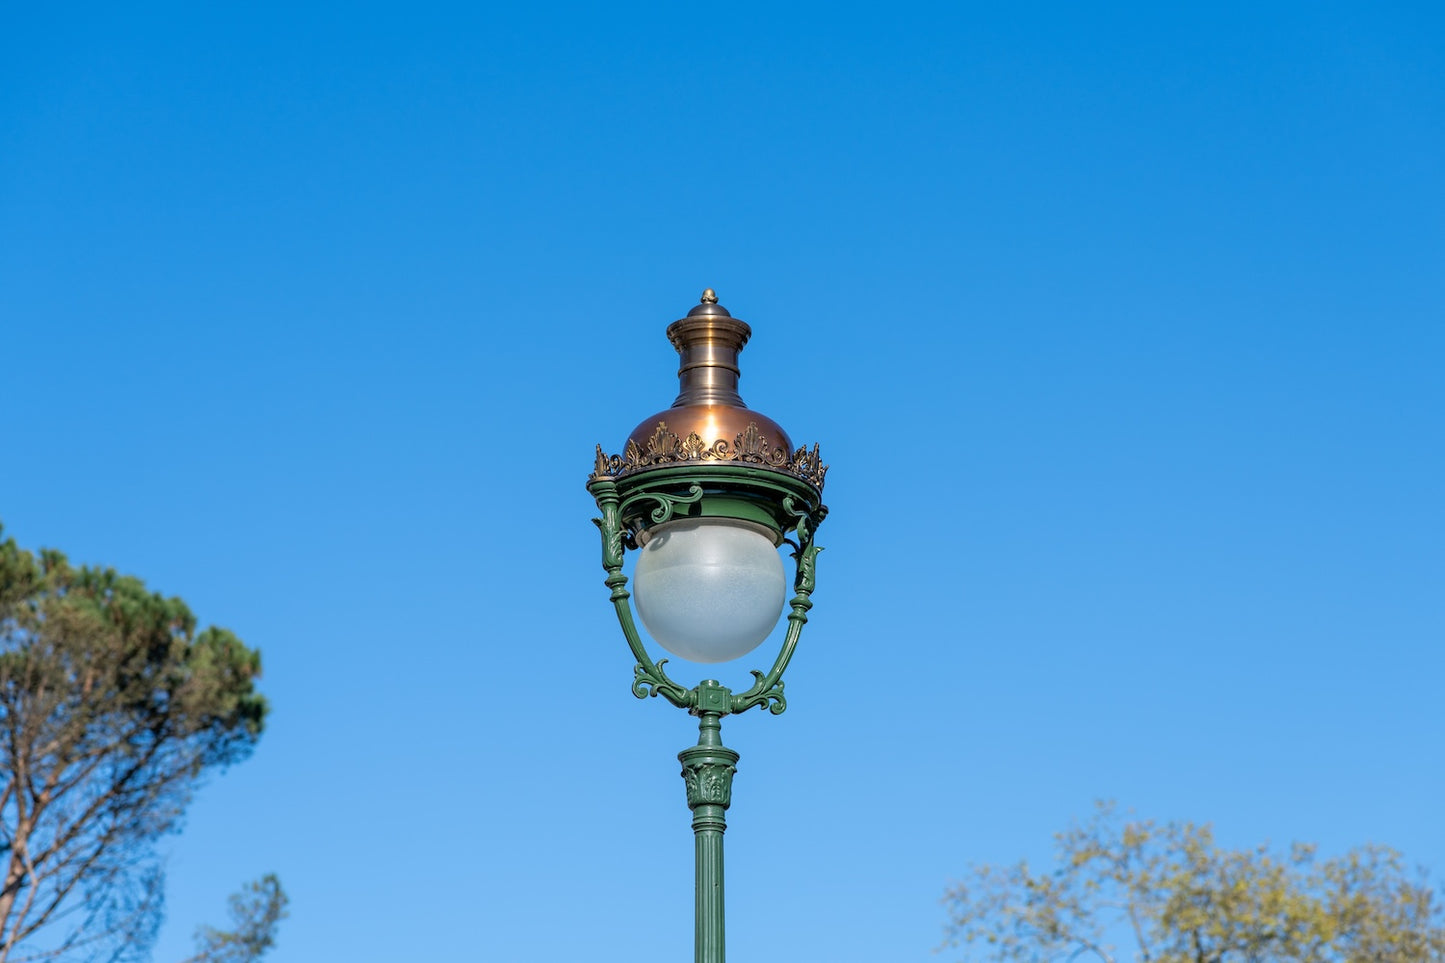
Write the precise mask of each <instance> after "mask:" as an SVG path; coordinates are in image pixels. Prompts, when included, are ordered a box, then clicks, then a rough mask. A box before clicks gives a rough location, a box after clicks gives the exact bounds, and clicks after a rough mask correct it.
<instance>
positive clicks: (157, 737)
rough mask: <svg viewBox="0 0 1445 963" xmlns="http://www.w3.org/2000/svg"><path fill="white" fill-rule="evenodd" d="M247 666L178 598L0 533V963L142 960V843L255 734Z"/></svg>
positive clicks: (147, 912) (255, 706)
mask: <svg viewBox="0 0 1445 963" xmlns="http://www.w3.org/2000/svg"><path fill="white" fill-rule="evenodd" d="M0 534H3V533H0ZM260 673H261V657H260V653H259V652H257V651H256V650H254V649H250V648H247V647H246V645H245V644H243V643H242V642H241V640H240V639H238V638H237V637H236V636H235V635H234V634H233V633H231V632H230V631H228V630H226V629H222V628H216V627H207V628H204V629H198V623H197V620H196V617H195V616H194V615H193V614H192V613H191V610H190V609H189V608H188V607H187V606H186V604H185V603H184V602H183V601H181V600H180V599H178V598H166V597H165V596H163V595H160V594H158V593H153V592H150V591H147V589H146V587H145V584H144V583H143V582H142V581H141V580H140V579H138V578H134V577H132V576H127V575H120V574H118V573H117V572H115V571H114V570H112V569H107V568H91V567H83V566H82V567H75V566H72V565H71V564H70V562H69V561H68V560H67V559H66V557H65V556H64V555H63V554H61V553H60V552H57V551H53V550H43V551H41V552H39V553H38V554H32V553H31V552H28V551H25V550H23V549H21V548H19V547H18V546H17V545H16V544H15V542H14V540H13V539H0V874H3V879H0V963H19V961H20V960H22V959H28V958H41V957H43V958H47V959H57V960H77V961H80V960H90V959H96V960H99V959H107V960H111V959H114V960H125V959H143V958H145V956H146V954H147V952H148V948H149V945H150V943H151V941H152V938H153V936H154V931H155V928H156V926H157V925H158V921H159V914H160V898H161V882H162V877H161V872H160V865H159V862H158V860H157V858H156V854H155V848H154V845H155V843H156V841H157V840H158V839H159V838H160V837H161V836H162V835H164V834H165V833H167V832H171V831H174V830H175V829H176V828H177V827H178V825H179V820H180V818H181V816H182V814H183V813H184V811H185V807H186V805H187V803H188V802H189V801H190V798H191V795H192V793H193V791H194V790H195V788H196V787H197V786H198V785H199V783H200V781H201V780H202V779H203V778H204V776H205V775H206V774H207V773H209V772H214V771H217V770H220V769H223V768H225V767H226V766H229V765H231V764H233V763H236V762H239V761H241V760H243V759H245V758H246V757H247V755H248V754H249V753H250V752H251V750H252V748H253V747H254V746H255V745H256V741H257V739H258V738H259V737H260V735H261V731H262V728H263V726H264V724H265V719H266V708H267V707H266V700H265V698H264V697H263V696H261V695H260V694H259V693H258V692H257V691H256V688H255V682H256V679H257V677H258V676H259V675H260Z"/></svg>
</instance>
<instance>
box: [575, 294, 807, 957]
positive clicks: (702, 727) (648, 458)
mask: <svg viewBox="0 0 1445 963" xmlns="http://www.w3.org/2000/svg"><path fill="white" fill-rule="evenodd" d="M751 333H752V331H751V329H750V328H749V327H748V326H747V325H746V324H745V323H743V322H742V321H740V320H738V319H737V318H734V317H733V316H732V315H730V314H729V313H728V311H727V309H726V308H724V307H723V306H722V305H720V304H718V303H717V296H716V295H714V294H713V292H712V291H711V290H708V291H705V292H703V296H702V303H700V304H699V305H697V307H695V308H693V309H692V310H691V311H689V312H688V314H687V317H685V318H682V319H681V320H679V321H675V322H673V323H672V324H671V325H670V326H669V327H668V329H667V337H668V340H670V341H671V342H672V344H673V346H674V347H676V348H677V351H678V354H679V355H680V356H681V365H680V367H679V369H678V380H679V382H680V384H681V390H680V391H679V393H678V396H677V399H676V400H675V401H674V402H673V404H672V407H671V408H669V409H667V410H666V411H662V412H659V413H658V414H656V415H653V416H652V417H651V418H647V419H645V420H643V421H642V423H641V424H639V425H638V426H637V427H636V428H635V429H634V430H633V431H632V434H631V435H630V436H629V437H628V439H627V443H626V445H625V446H624V447H623V450H622V454H620V455H606V454H604V453H603V451H602V448H601V446H598V448H597V464H596V467H595V469H594V470H593V472H592V475H591V477H590V478H589V479H588V482H587V490H588V491H589V492H591V493H592V495H593V497H594V498H596V499H597V507H598V509H599V510H600V511H601V513H602V517H601V518H596V519H593V521H594V522H595V523H596V524H597V527H598V528H599V529H600V530H601V533H602V567H603V568H604V569H605V570H606V572H607V578H606V584H607V587H608V588H609V589H611V592H612V596H611V598H612V604H613V607H614V608H615V609H616V612H617V621H618V622H619V623H620V625H621V626H622V634H623V636H624V637H625V638H626V640H627V645H628V647H629V648H630V649H631V650H632V654H633V657H634V658H636V660H637V664H636V666H635V667H634V668H633V679H632V693H633V695H635V696H637V697H638V698H639V699H641V698H645V697H647V696H659V695H660V696H662V697H663V698H664V699H666V700H667V701H668V702H670V703H672V704H673V705H675V706H677V707H678V708H680V709H686V710H687V711H688V712H690V713H691V714H692V715H695V716H697V717H698V739H697V745H695V746H691V747H689V748H687V749H684V750H683V751H682V752H680V753H679V754H678V759H679V761H681V763H682V777H683V781H684V783H685V784H686V787H687V805H688V808H689V809H690V810H692V829H693V835H694V840H695V850H696V855H697V871H696V879H697V897H696V913H697V931H696V939H695V944H694V946H695V957H694V958H695V960H696V963H724V957H725V951H724V927H723V832H724V831H725V830H726V829H727V821H726V818H725V814H726V812H727V809H728V806H729V805H731V803H732V778H733V773H735V772H736V771H737V762H738V754H737V753H736V752H734V751H733V750H731V749H729V748H727V747H726V746H724V745H723V744H722V718H723V716H726V715H730V714H736V713H740V712H746V711H747V710H748V709H752V708H754V707H758V708H766V709H767V710H768V711H769V712H771V713H773V714H774V715H777V714H779V713H781V712H783V710H785V709H786V708H787V700H785V699H784V698H783V672H784V670H786V669H787V667H788V662H789V660H791V659H792V657H793V650H794V649H795V648H796V647H797V645H798V638H799V636H800V635H801V634H802V631H803V625H804V624H805V623H807V621H808V610H809V609H811V608H812V607H813V602H812V594H813V586H814V572H815V563H816V559H817V555H818V552H820V551H821V550H822V549H821V548H819V547H818V545H816V544H815V543H814V541H813V533H814V532H815V531H816V530H817V527H818V525H819V524H820V523H821V522H822V521H823V518H824V517H825V516H826V515H827V513H828V509H827V507H826V506H825V505H824V504H823V501H822V493H823V480H824V476H825V475H826V474H827V471H828V468H827V466H826V465H824V464H822V462H821V461H820V460H819V458H818V446H817V445H814V446H813V448H812V450H811V451H809V450H808V449H807V448H798V449H796V450H795V449H794V448H793V446H792V442H791V440H790V439H789V438H788V435H787V433H786V432H784V431H783V429H782V427H781V426H779V425H778V423H777V422H775V421H773V420H772V419H771V418H768V417H767V416H765V415H763V414H761V413H759V412H756V411H752V410H750V409H748V408H747V407H746V406H744V404H743V400H742V398H741V397H740V396H739V395H738V391H737V383H738V376H739V370H738V353H739V352H741V351H742V349H743V345H745V344H746V343H747V341H748V338H749V336H750V335H751ZM783 545H788V546H790V547H791V549H792V552H791V553H790V554H791V557H792V559H793V560H794V562H795V569H794V574H793V578H792V598H791V600H789V601H787V605H786V607H787V609H788V628H787V632H786V633H785V634H784V637H783V643H782V648H781V650H780V651H779V652H778V655H777V657H776V658H775V659H774V660H773V666H772V668H771V669H770V670H768V671H767V672H766V673H764V672H761V671H758V670H756V669H755V670H753V671H752V677H753V681H752V684H751V685H749V686H748V687H747V688H746V689H744V690H742V691H740V692H734V691H733V690H732V689H730V688H728V687H727V686H725V685H723V684H722V683H721V682H718V681H717V680H715V679H704V680H703V681H702V682H700V683H698V684H697V685H695V686H693V687H692V688H686V687H684V686H682V685H679V684H678V683H677V682H674V681H673V680H672V679H671V678H669V677H668V675H667V673H666V672H665V671H664V666H665V665H666V664H667V660H666V659H660V660H658V661H656V662H654V661H653V660H652V658H651V657H650V656H649V655H648V653H647V649H646V647H645V646H644V645H643V643H642V638H641V636H640V634H639V632H638V630H637V623H636V620H635V619H634V617H633V611H632V602H633V601H634V600H633V594H634V593H635V595H636V599H635V602H636V605H637V611H638V614H639V615H640V616H641V619H642V623H643V625H644V626H645V627H646V629H647V631H648V634H649V635H651V636H652V638H653V639H654V640H655V641H656V642H657V643H658V644H659V645H661V646H662V647H663V648H664V649H667V650H668V651H669V652H671V653H672V654H674V655H677V656H679V657H681V658H685V659H689V660H691V661H693V662H702V663H721V662H731V661H733V660H735V659H739V658H742V657H743V656H745V655H747V654H748V653H749V652H751V651H752V650H753V649H755V648H757V646H758V645H760V644H761V643H762V642H763V640H764V639H766V638H767V636H768V635H769V634H770V633H771V631H772V629H773V628H774V627H775V626H776V625H777V622H778V619H779V617H780V616H781V614H782V610H783V608H784V602H785V599H786V596H787V590H786V589H787V579H786V577H785V575H784V573H783V564H782V559H781V557H780V554H779V551H778V549H779V547H781V546H783ZM628 551H632V552H635V553H636V556H637V563H636V567H635V569H634V572H633V585H632V592H629V591H628V588H627V586H628V578H627V576H626V575H624V574H623V573H622V564H623V556H624V553H626V552H628Z"/></svg>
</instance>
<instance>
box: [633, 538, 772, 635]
mask: <svg viewBox="0 0 1445 963" xmlns="http://www.w3.org/2000/svg"><path fill="white" fill-rule="evenodd" d="M649 536H650V537H649V538H648V539H647V542H646V544H644V545H643V546H642V548H641V550H640V551H639V552H638V557H637V569H636V571H635V572H634V574H633V581H632V587H633V594H634V597H635V598H636V601H637V614H638V615H640V616H642V624H643V625H644V626H646V627H647V632H648V634H649V635H651V636H652V637H653V638H654V639H656V640H657V643H658V645H661V646H662V647H663V648H664V649H666V650H667V651H669V652H671V653H672V654H673V655H675V656H678V657H679V658H683V659H688V660H689V661H692V662H708V663H711V662H727V661H730V660H732V659H737V658H741V657H742V656H745V655H747V654H748V653H749V652H751V651H752V650H753V649H756V648H757V647H758V645H759V644H761V643H762V641H763V639H765V638H767V637H768V633H769V632H771V631H772V630H773V626H775V625H777V624H778V616H780V615H781V614H782V612H783V594H784V592H785V590H786V585H785V578H784V575H783V560H782V558H781V557H780V556H779V555H778V550H777V548H776V547H775V546H774V545H773V540H772V538H771V537H770V534H769V533H768V530H767V529H766V528H764V527H763V526H761V525H756V524H754V523H752V522H744V521H738V520H736V519H731V518H689V519H680V520H677V521H671V522H665V523H663V524H662V525H659V526H657V527H656V528H654V529H652V530H651V531H650V532H649Z"/></svg>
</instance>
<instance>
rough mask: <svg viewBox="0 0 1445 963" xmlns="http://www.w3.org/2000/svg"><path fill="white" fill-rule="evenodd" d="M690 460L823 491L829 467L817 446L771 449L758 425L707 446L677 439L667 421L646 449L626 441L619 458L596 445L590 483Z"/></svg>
mask: <svg viewBox="0 0 1445 963" xmlns="http://www.w3.org/2000/svg"><path fill="white" fill-rule="evenodd" d="M691 461H718V462H742V463H744V464H748V465H757V466H760V467H763V468H769V469H772V470H773V471H778V472H783V473H785V474H788V475H792V476H793V477H795V478H800V479H802V480H803V481H805V482H807V483H808V484H810V485H812V486H813V487H814V488H816V489H818V490H819V491H822V490H823V481H824V479H825V478H826V477H827V474H828V466H827V465H825V464H823V461H822V458H821V457H820V455H819V454H818V446H817V445H814V446H813V450H812V451H809V450H808V448H807V447H806V446H804V447H802V448H799V449H798V450H797V451H795V452H793V453H791V454H789V453H788V450H787V449H786V448H776V447H774V446H773V445H772V443H771V442H769V441H768V439H767V436H766V435H764V434H763V432H762V430H761V429H760V428H758V424H757V422H749V423H748V426H747V427H746V428H744V429H743V430H742V431H741V432H740V433H739V434H738V435H737V437H736V438H734V439H733V440H732V441H731V442H728V441H725V440H723V439H718V440H717V441H715V442H713V443H712V444H711V445H709V444H707V443H705V442H704V441H703V440H702V438H701V437H700V436H699V435H698V434H697V432H691V433H690V434H688V436H687V437H686V438H678V437H677V435H676V434H675V433H674V432H672V431H670V430H669V429H668V427H667V422H665V421H659V422H658V423H657V428H656V429H654V431H653V432H652V435H651V436H649V437H648V439H647V446H646V447H645V448H644V447H641V446H639V445H638V444H637V442H635V441H628V442H627V447H626V448H624V449H623V450H622V454H621V455H606V454H603V452H602V446H601V445H599V446H597V465H596V468H595V469H594V470H593V472H592V474H591V476H590V478H589V480H590V481H595V480H597V479H599V478H618V477H621V476H623V475H628V474H631V473H632V472H636V471H643V470H645V469H648V468H657V467H659V466H661V465H672V464H676V463H678V462H691Z"/></svg>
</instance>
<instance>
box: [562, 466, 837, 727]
mask: <svg viewBox="0 0 1445 963" xmlns="http://www.w3.org/2000/svg"><path fill="white" fill-rule="evenodd" d="M598 463H599V465H606V464H607V462H606V461H605V459H604V457H603V456H602V455H601V449H600V448H599V449H598ZM680 467H681V466H670V467H668V468H663V469H654V470H652V471H639V472H636V473H635V474H633V475H631V476H629V477H625V478H621V477H618V476H612V475H601V474H594V475H593V476H592V479H591V481H590V482H589V483H588V486H587V487H588V489H589V490H590V491H591V492H592V494H593V496H594V497H595V498H596V499H597V507H598V508H599V509H600V510H601V512H602V517H601V518H594V519H593V520H592V521H593V523H594V524H596V525H597V528H598V530H599V532H600V533H601V535H602V567H603V568H604V569H605V570H606V572H607V578H606V580H605V584H606V585H607V587H608V588H609V589H611V593H612V594H611V600H612V604H613V607H614V608H615V609H616V613H617V621H618V624H619V625H620V626H621V627H622V634H623V637H624V638H625V639H626V640H627V645H628V648H630V649H631V650H632V654H633V657H634V658H636V660H637V664H636V665H635V666H634V668H633V678H632V694H633V695H635V696H637V698H639V699H643V698H647V697H649V696H659V695H660V696H662V697H663V698H664V699H666V700H667V701H668V702H671V703H672V704H673V705H675V706H677V707H678V708H681V709H687V710H688V711H690V712H692V713H694V714H701V713H704V712H706V713H708V714H714V713H715V714H716V715H717V716H719V717H721V716H723V715H729V714H737V713H740V712H746V711H747V710H748V709H751V708H753V707H754V706H757V707H760V708H766V709H767V710H768V711H769V712H771V713H773V714H774V715H778V714H780V713H782V712H784V711H785V710H786V709H787V707H788V702H787V699H786V698H785V697H784V695H783V678H782V676H783V672H784V671H785V670H786V669H787V667H788V663H789V662H790V661H791V660H792V658H793V652H794V651H795V650H796V649H797V646H798V640H799V638H800V637H801V635H802V631H803V626H804V625H805V624H807V621H808V610H809V609H811V608H812V607H813V601H812V594H813V589H814V586H815V585H816V580H817V557H818V553H819V552H821V551H822V548H821V547H820V546H818V545H817V544H815V542H814V539H813V533H814V532H815V531H816V529H817V527H818V525H819V524H821V523H822V521H823V519H824V517H826V515H827V513H828V509H827V507H826V506H824V505H823V504H822V502H821V500H820V499H819V497H818V492H817V489H815V488H813V487H812V485H811V484H810V483H808V482H805V481H803V480H801V479H795V478H789V477H787V476H786V475H784V474H782V473H780V472H773V471H768V470H766V469H755V468H748V467H743V466H735V465H717V466H706V467H705V466H702V465H696V464H694V465H688V466H687V468H686V469H683V470H679V469H680ZM678 517H733V518H742V519H746V520H750V521H757V522H762V523H764V524H767V525H768V526H769V527H770V528H773V529H774V530H776V531H779V532H780V533H786V534H787V535H788V536H791V537H789V538H785V541H787V542H788V543H789V544H791V545H793V548H794V551H793V553H792V557H793V559H794V561H795V562H796V571H795V574H794V578H793V592H794V594H793V598H792V601H791V602H790V603H789V612H788V629H787V632H786V634H785V636H784V638H783V645H782V649H781V651H780V652H779V653H778V656H777V658H776V659H775V660H774V662H773V666H772V668H771V669H770V670H769V671H768V672H767V673H766V674H765V673H763V672H760V671H758V670H756V669H754V670H752V673H751V674H752V676H753V684H752V685H751V686H749V687H748V688H747V689H746V690H744V691H742V692H739V693H737V694H733V693H732V691H731V690H729V689H728V688H727V687H726V686H723V685H721V684H719V683H718V682H716V681H714V680H706V681H704V682H702V683H700V684H699V685H697V686H695V687H693V688H691V689H689V688H687V687H685V686H683V685H681V684H680V683H678V682H676V681H674V680H673V679H671V678H670V677H669V676H668V675H667V672H666V671H665V670H664V668H663V667H664V666H665V665H666V664H667V660H666V659H659V660H657V661H656V662H654V661H653V660H652V658H651V656H649V655H648V654H647V649H646V647H645V646H644V645H643V642H642V637H641V634H640V633H639V632H638V629H637V623H636V620H635V618H634V616H633V612H632V605H631V603H630V601H629V600H630V598H631V593H630V592H628V591H627V576H626V575H624V574H622V564H623V557H624V553H625V552H626V550H627V549H628V548H635V547H636V545H637V535H638V534H639V533H640V532H642V531H643V530H644V529H646V528H648V527H650V526H652V525H660V524H662V523H663V522H666V521H670V520H672V519H673V518H678Z"/></svg>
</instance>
